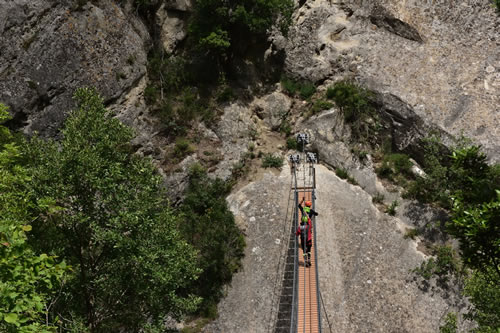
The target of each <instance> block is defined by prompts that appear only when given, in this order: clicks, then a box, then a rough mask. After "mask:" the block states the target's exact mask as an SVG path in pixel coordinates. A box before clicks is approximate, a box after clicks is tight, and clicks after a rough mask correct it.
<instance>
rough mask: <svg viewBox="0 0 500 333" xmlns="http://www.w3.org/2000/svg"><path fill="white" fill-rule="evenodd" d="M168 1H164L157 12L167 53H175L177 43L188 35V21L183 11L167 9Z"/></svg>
mask: <svg viewBox="0 0 500 333" xmlns="http://www.w3.org/2000/svg"><path fill="white" fill-rule="evenodd" d="M167 8H170V7H168V3H164V4H163V5H162V6H161V7H160V9H159V10H158V12H157V13H156V19H157V24H158V26H160V27H161V37H160V38H161V41H162V44H163V48H164V50H165V52H167V53H173V52H174V50H175V47H176V46H177V44H178V43H179V42H180V41H182V40H183V39H184V38H186V36H187V32H186V26H185V25H186V22H185V20H184V17H183V15H182V14H181V13H178V12H177V11H174V10H167Z"/></svg>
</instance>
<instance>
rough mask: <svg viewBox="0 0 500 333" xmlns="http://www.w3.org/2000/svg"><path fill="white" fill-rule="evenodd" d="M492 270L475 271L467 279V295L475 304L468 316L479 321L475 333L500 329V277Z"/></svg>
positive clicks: (490, 332) (495, 332)
mask: <svg viewBox="0 0 500 333" xmlns="http://www.w3.org/2000/svg"><path fill="white" fill-rule="evenodd" d="M492 270H493V268H492V267H488V268H487V269H486V271H484V270H483V271H475V272H474V273H473V274H472V276H471V277H470V278H469V279H468V280H467V281H466V285H465V295H466V296H468V297H469V299H470V301H471V303H472V304H474V306H473V308H472V309H471V311H470V312H469V313H468V314H467V318H469V319H473V320H474V321H476V322H477V323H478V327H477V328H476V329H475V330H474V332H475V333H497V332H498V330H499V329H500V288H499V285H500V278H498V276H497V275H496V272H493V271H492ZM492 277H493V278H492Z"/></svg>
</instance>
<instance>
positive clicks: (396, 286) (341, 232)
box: [0, 0, 500, 332]
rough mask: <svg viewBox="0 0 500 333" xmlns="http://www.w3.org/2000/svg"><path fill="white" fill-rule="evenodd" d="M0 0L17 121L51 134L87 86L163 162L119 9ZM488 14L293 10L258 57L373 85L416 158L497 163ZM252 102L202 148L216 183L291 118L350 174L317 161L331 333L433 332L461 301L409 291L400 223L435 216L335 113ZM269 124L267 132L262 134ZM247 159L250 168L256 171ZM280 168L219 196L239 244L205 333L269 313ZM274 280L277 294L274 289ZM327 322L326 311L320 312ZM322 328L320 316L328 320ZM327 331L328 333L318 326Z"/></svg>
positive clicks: (135, 48) (491, 16) (127, 16)
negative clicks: (445, 146)
mask: <svg viewBox="0 0 500 333" xmlns="http://www.w3.org/2000/svg"><path fill="white" fill-rule="evenodd" d="M78 3H79V2H76V1H70V0H67V1H56V0H50V1H45V0H44V1H42V0H30V1H28V0H18V1H6V0H0V33H1V34H0V101H1V102H3V103H5V104H7V105H8V106H10V112H11V113H12V114H13V115H14V117H15V118H14V121H13V122H12V124H11V125H12V126H13V127H18V128H21V129H24V130H25V131H26V132H28V133H31V132H33V131H35V130H36V131H39V132H41V133H42V134H44V135H47V136H54V135H56V134H57V132H58V129H59V128H60V125H61V123H62V121H63V119H64V117H65V112H66V111H68V110H70V109H71V108H72V107H73V104H72V99H71V96H72V94H73V92H74V90H75V88H78V87H81V86H84V85H93V86H96V87H97V89H98V90H99V91H100V92H101V94H102V95H103V97H104V98H105V100H106V101H107V103H108V105H109V106H110V108H111V109H113V110H115V111H116V112H117V114H118V117H119V118H120V119H121V120H123V121H124V122H126V123H127V124H129V125H132V126H133V127H134V128H135V129H136V131H137V134H138V136H137V138H136V139H135V141H134V144H135V146H136V148H137V149H138V151H139V152H140V153H143V154H145V155H150V156H152V157H153V159H154V160H155V161H156V162H157V164H158V165H159V166H161V165H162V163H163V162H164V161H165V159H166V158H168V154H167V149H168V147H167V145H168V142H167V141H166V140H165V139H164V138H162V137H161V135H159V134H158V132H159V130H158V128H157V126H156V120H155V119H154V117H151V116H150V114H149V110H148V107H147V105H146V104H145V102H144V96H143V91H144V88H145V87H146V85H147V80H148V79H147V75H146V61H147V59H146V58H147V57H146V55H147V52H148V50H149V46H150V44H151V36H150V35H149V33H148V31H147V29H146V28H145V25H144V24H143V23H142V22H141V20H140V19H138V18H137V16H136V15H135V13H134V12H133V10H132V7H131V2H130V1H122V4H123V5H120V6H119V5H116V4H115V3H114V2H112V1H88V2H87V3H86V4H84V5H78ZM189 8H191V2H190V1H184V0H175V1H165V4H164V5H163V6H162V7H160V8H159V11H158V13H157V15H156V24H157V26H158V27H159V31H160V33H161V35H162V36H163V37H162V38H163V40H162V44H163V46H164V48H165V49H167V50H171V51H173V52H175V49H176V47H177V46H178V45H179V42H180V41H181V40H182V39H183V38H185V33H186V32H185V27H186V25H185V21H184V19H185V17H186V16H187V11H189ZM498 26H499V16H498V15H497V14H496V13H495V12H494V9H493V8H492V7H491V6H490V5H489V1H488V0H465V1H462V2H453V1H424V0H421V1H417V0H413V1H398V0H373V1H361V0H351V1H345V2H343V3H342V4H338V3H334V2H330V1H327V0H307V1H300V4H298V7H297V8H296V11H295V14H294V20H293V25H292V27H291V29H290V33H289V38H288V39H285V38H284V37H283V36H278V35H276V36H273V40H272V41H273V47H272V48H271V49H270V51H269V52H268V53H267V56H272V54H276V53H280V54H284V55H285V56H286V58H285V70H286V71H287V73H288V74H289V75H291V76H295V77H300V78H304V79H309V80H313V81H315V82H316V83H318V84H322V86H321V87H320V89H324V88H325V86H326V85H328V84H330V83H331V82H334V81H337V80H339V79H345V78H348V79H352V80H355V81H358V82H359V83H361V84H362V85H365V86H367V87H369V88H370V89H372V90H374V91H375V92H376V95H377V103H379V104H380V110H381V112H382V113H383V115H384V117H386V118H387V119H389V120H390V121H389V122H390V124H391V126H392V127H391V128H392V129H391V130H392V131H393V135H394V137H393V139H394V143H395V145H396V146H397V147H398V148H399V149H402V150H405V149H406V150H411V151H418V149H419V147H418V144H419V141H418V139H419V138H421V137H423V136H425V135H426V134H427V133H429V132H430V131H436V130H437V131H440V132H442V133H443V134H445V135H446V134H452V135H457V134H461V133H464V134H465V135H467V136H470V137H472V138H473V139H474V140H475V141H476V142H479V143H481V144H483V145H484V146H485V147H486V149H487V152H488V153H489V156H490V158H491V159H492V160H495V161H499V160H500V145H499V143H498V138H499V136H500V132H499V126H498V124H499V123H500V122H499V121H500V119H499V117H500V113H499V111H500V110H499V108H498V105H500V60H499V59H500V47H499V32H498ZM269 90H271V91H270V92H269V93H267V94H265V95H264V96H256V97H255V98H254V99H253V100H252V101H250V102H249V101H246V102H243V101H236V102H234V103H231V104H227V105H224V106H223V107H221V110H222V112H221V113H222V115H221V117H220V119H219V120H218V122H217V123H216V124H211V126H210V128H208V127H207V126H206V125H203V124H202V125H200V127H199V130H198V133H199V134H200V138H201V139H200V140H201V141H202V142H204V143H205V145H206V146H207V147H210V149H211V150H210V153H211V155H210V156H211V157H210V158H212V159H213V161H212V162H213V166H212V167H211V169H210V171H211V172H213V174H214V175H217V176H220V177H223V178H227V177H229V176H230V175H231V170H232V169H233V167H234V164H235V163H236V162H238V161H240V160H241V158H242V156H243V155H244V154H245V153H246V152H248V151H249V147H250V145H253V146H255V147H256V148H255V149H256V151H257V150H259V151H262V152H266V153H267V152H269V153H276V154H281V155H283V156H285V155H286V154H288V153H291V152H285V150H284V149H283V145H284V140H283V137H280V136H279V134H277V133H276V132H275V131H276V129H278V128H279V127H280V125H281V121H282V119H283V118H284V117H285V116H286V117H287V118H288V119H289V120H290V121H291V123H292V124H294V125H295V126H294V128H293V131H294V132H298V131H306V132H308V133H309V134H310V135H311V137H312V138H313V142H312V145H311V148H312V149H315V150H318V151H319V152H320V156H321V158H322V161H323V163H324V165H325V166H341V167H344V168H346V169H348V170H349V172H350V173H351V175H353V176H354V178H356V180H357V181H358V183H359V184H360V186H351V185H349V184H347V183H346V182H345V181H342V180H340V179H339V178H338V177H336V176H335V175H334V174H333V172H331V171H329V170H327V168H325V167H323V166H319V167H318V182H317V183H318V184H319V186H318V201H317V204H318V209H319V210H320V212H321V216H320V219H318V226H317V230H318V235H319V239H318V245H317V246H318V256H319V263H320V265H321V266H320V283H321V288H322V292H323V298H324V300H325V308H324V316H328V318H329V319H330V322H331V323H333V328H332V330H333V331H334V332H432V331H436V330H437V329H438V327H439V324H440V321H441V319H442V316H444V315H445V314H446V313H447V312H449V311H462V310H463V309H464V304H463V303H462V301H461V300H460V299H458V298H457V297H456V295H455V294H454V293H453V292H451V293H450V294H449V295H447V294H446V293H443V292H442V291H439V290H434V291H430V292H429V291H427V292H423V291H422V290H420V289H418V287H417V285H416V284H414V283H412V282H411V281H409V280H410V279H411V278H412V277H411V274H410V273H409V269H411V268H414V267H415V266H417V265H418V264H419V263H420V262H421V261H422V259H423V258H424V257H425V255H424V254H423V253H421V252H419V251H418V250H417V244H416V243H415V242H414V241H412V240H406V239H403V233H404V232H405V228H406V227H409V226H422V225H424V224H426V223H429V222H432V221H439V220H440V219H442V216H440V215H439V213H438V212H436V211H433V210H432V209H430V208H425V207H419V206H418V205H416V204H415V203H411V202H405V201H401V198H400V197H399V193H398V192H397V191H396V192H394V191H393V192H391V191H388V190H387V189H386V188H385V187H384V184H382V183H381V182H380V181H379V180H378V179H377V177H376V175H375V173H374V171H373V165H372V163H371V161H370V158H368V161H367V162H365V163H360V162H359V161H358V159H357V158H356V157H355V156H353V154H352V153H351V151H350V148H349V146H348V145H347V144H346V143H345V142H346V140H345V139H346V138H348V137H349V135H350V132H349V129H348V127H346V126H345V125H344V123H343V119H342V117H341V115H340V112H339V110H338V109H336V108H335V107H333V108H331V109H330V110H326V111H323V112H322V113H320V114H318V115H316V116H314V117H312V118H310V119H307V120H306V119H304V118H303V117H302V115H301V111H302V109H301V108H302V106H303V104H302V102H300V101H296V100H292V99H291V98H289V97H287V96H286V95H284V94H283V93H282V92H280V91H279V87H278V86H276V87H271V88H270V89H269ZM273 130H274V132H273ZM207 156H208V155H206V156H204V154H203V152H202V151H201V150H200V151H197V152H196V153H194V154H192V155H191V156H189V157H188V158H186V159H185V160H184V161H182V162H181V163H180V164H179V165H178V168H176V170H175V172H169V170H166V172H165V178H166V180H167V183H168V184H169V189H170V194H171V196H172V197H173V199H174V200H177V199H179V198H178V197H176V196H177V193H179V191H181V190H182V188H183V186H184V185H185V174H186V170H187V168H188V166H189V165H190V164H192V163H193V162H195V161H197V160H203V159H206V158H208V157H207ZM257 164H259V163H258V162H255V163H254V165H253V167H254V168H255V169H258V166H259V165H260V164H259V165H257ZM289 177H290V170H289V169H288V167H287V166H285V167H284V168H283V170H282V171H281V173H279V175H278V174H273V173H271V172H264V173H263V172H262V170H260V171H258V172H256V173H253V171H252V172H250V175H248V177H247V178H246V179H245V182H247V183H248V184H247V185H246V186H243V184H239V185H238V186H237V187H236V190H235V192H234V193H233V194H232V195H231V196H230V197H229V198H228V202H229V203H230V205H231V208H232V210H233V212H234V214H235V216H236V219H237V221H238V223H239V225H240V227H241V228H242V230H243V231H244V232H245V234H246V237H247V244H248V246H247V249H246V257H245V259H244V263H243V270H242V271H241V272H239V273H238V274H237V275H236V276H235V277H234V280H233V283H232V285H231V286H230V287H228V289H227V297H226V298H225V299H224V300H223V301H222V302H221V304H220V306H219V318H218V319H217V320H216V321H215V322H213V323H212V324H210V325H209V326H208V327H207V328H206V330H205V331H207V332H213V331H223V332H264V331H268V330H269V329H271V328H272V319H273V318H274V317H273V313H274V315H275V313H276V310H277V302H276V297H277V296H278V295H279V290H277V288H278V289H279V280H280V278H281V276H280V274H281V272H280V270H279V265H280V262H281V261H282V260H283V257H282V256H283V246H284V245H283V244H284V243H285V242H286V240H287V239H288V237H289V234H288V232H289V229H287V225H286V221H285V220H284V217H285V216H286V212H287V204H288V201H287V199H288V194H289V189H290V178H289ZM377 193H383V194H384V195H385V198H386V201H387V202H391V201H392V200H395V199H398V200H400V202H401V203H402V205H401V209H400V210H399V211H398V214H397V216H396V217H395V218H393V217H389V216H388V215H386V214H384V213H382V212H380V211H378V210H377V209H376V207H375V206H374V205H373V204H372V203H371V198H370V195H372V196H373V195H375V194H377ZM277 286H278V287H277ZM325 318H326V317H325ZM323 324H324V325H326V324H327V323H326V321H324V322H323ZM324 329H325V330H326V331H327V330H328V329H329V328H328V327H326V326H325V327H324Z"/></svg>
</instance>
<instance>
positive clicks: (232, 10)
mask: <svg viewBox="0 0 500 333" xmlns="http://www.w3.org/2000/svg"><path fill="white" fill-rule="evenodd" d="M292 11H293V2H292V1H290V0H273V1H258V0H249V1H235V0H230V1H225V0H198V1H196V2H194V8H193V13H192V16H191V22H190V25H189V28H188V30H189V36H190V42H191V43H193V44H194V45H195V47H196V48H198V49H199V50H200V51H201V52H202V53H203V54H205V55H206V53H209V54H210V55H211V56H212V58H214V59H215V60H216V61H219V62H221V61H224V60H228V59H230V58H232V57H231V56H230V55H231V54H234V53H236V52H238V53H240V52H244V51H245V50H246V49H247V48H248V47H250V46H252V42H253V43H255V42H257V41H259V40H265V36H266V33H267V31H268V30H269V29H270V28H271V27H272V26H273V25H274V24H277V25H278V26H279V27H280V28H281V30H282V32H283V33H286V31H287V29H288V25H289V24H290V22H291V21H290V18H291V14H292Z"/></svg>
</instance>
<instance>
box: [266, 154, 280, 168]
mask: <svg viewBox="0 0 500 333" xmlns="http://www.w3.org/2000/svg"><path fill="white" fill-rule="evenodd" d="M282 166H283V158H282V157H279V156H273V155H272V154H266V155H265V156H264V158H263V159H262V167H263V168H278V169H279V168H281V167H282Z"/></svg>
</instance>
